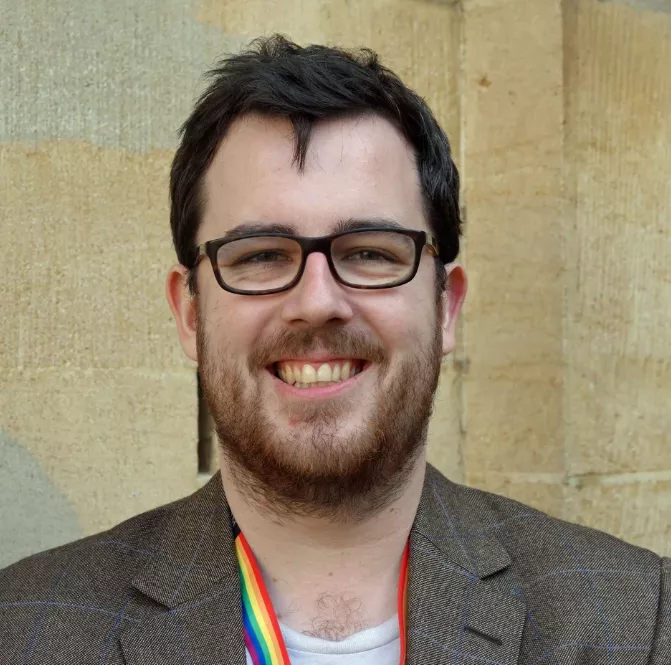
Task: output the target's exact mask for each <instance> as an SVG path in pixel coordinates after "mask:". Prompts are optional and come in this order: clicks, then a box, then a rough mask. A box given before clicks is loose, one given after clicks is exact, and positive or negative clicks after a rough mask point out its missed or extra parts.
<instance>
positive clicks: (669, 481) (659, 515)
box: [564, 472, 671, 556]
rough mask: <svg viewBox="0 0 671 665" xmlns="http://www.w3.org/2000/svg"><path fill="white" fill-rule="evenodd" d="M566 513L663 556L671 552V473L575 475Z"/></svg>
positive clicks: (567, 490)
mask: <svg viewBox="0 0 671 665" xmlns="http://www.w3.org/2000/svg"><path fill="white" fill-rule="evenodd" d="M565 497H566V503H565V509H564V510H565V516H566V519H568V520H570V521H572V522H578V523H580V524H584V525H586V526H590V527H593V528H595V529H600V530H602V531H606V532H607V533H610V534H612V535H614V536H617V537H618V538H622V539H623V540H626V541H628V542H630V543H633V544H634V545H639V546H641V547H647V548H649V549H651V550H653V551H654V552H657V553H658V554H660V555H665V556H669V555H671V520H669V515H670V514H671V473H669V472H662V473H657V474H655V473H638V474H623V475H621V476H583V477H575V478H574V479H573V480H572V481H571V482H570V484H569V486H568V487H567V489H566V494H565Z"/></svg>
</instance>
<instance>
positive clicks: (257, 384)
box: [166, 116, 466, 639]
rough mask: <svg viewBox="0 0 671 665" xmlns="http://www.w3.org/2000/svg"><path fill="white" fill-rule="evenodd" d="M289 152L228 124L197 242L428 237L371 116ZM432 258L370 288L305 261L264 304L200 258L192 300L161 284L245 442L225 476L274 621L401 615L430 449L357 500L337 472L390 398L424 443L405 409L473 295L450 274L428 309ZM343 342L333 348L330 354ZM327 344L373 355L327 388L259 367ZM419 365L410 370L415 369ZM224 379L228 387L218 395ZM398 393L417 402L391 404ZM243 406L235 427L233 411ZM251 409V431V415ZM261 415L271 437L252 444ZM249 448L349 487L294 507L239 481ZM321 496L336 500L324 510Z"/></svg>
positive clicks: (354, 621)
mask: <svg viewBox="0 0 671 665" xmlns="http://www.w3.org/2000/svg"><path fill="white" fill-rule="evenodd" d="M293 151H294V142H293V134H292V130H291V125H290V124H289V123H288V122H287V121H285V120H282V119H271V118H267V117H261V116H247V117H245V118H242V119H238V120H237V121H236V122H235V123H234V124H233V125H232V127H231V128H230V129H229V132H228V133H227V135H226V137H225V139H224V140H223V142H222V144H221V146H220V148H219V150H218V152H217V154H216V156H215V158H214V160H213V163H212V164H211V166H210V168H209V169H208V172H207V174H206V178H205V194H206V203H205V206H204V212H203V219H202V224H201V227H200V229H199V232H198V236H197V243H201V242H205V241H206V240H210V239H214V238H219V237H222V236H224V235H225V233H226V232H227V231H229V230H230V229H232V228H234V227H235V226H237V225H238V224H240V223H241V222H254V223H263V224H270V223H278V222H279V223H283V224H290V225H292V226H293V227H295V230H296V233H297V234H300V235H304V236H322V235H328V234H330V233H332V232H333V231H334V227H335V225H336V224H337V222H338V221H339V220H348V219H368V218H388V219H391V220H395V221H397V222H398V223H400V224H402V225H403V226H404V227H406V228H409V229H421V230H427V231H429V230H430V229H429V227H428V224H427V222H426V220H425V218H424V214H423V207H422V197H421V189H420V184H419V180H418V175H417V171H416V166H415V161H414V156H413V153H412V150H411V148H410V147H409V146H408V145H407V143H406V142H405V141H404V139H403V138H402V136H401V135H400V134H399V133H398V132H397V131H396V129H395V128H394V127H393V126H392V125H391V124H390V123H388V122H387V121H386V120H383V119H381V118H378V117H375V116H366V117H360V118H354V119H342V120H331V121H325V122H322V123H319V124H317V125H316V126H315V128H314V133H313V136H312V139H311V143H310V148H309V151H308V155H307V160H306V164H305V169H304V171H303V172H299V171H298V169H297V168H296V166H295V165H294V164H293V163H292V160H293ZM433 261H434V259H433V257H432V256H431V255H430V254H429V252H428V251H427V250H425V251H424V253H423V256H422V260H421V263H420V267H419V270H418V273H417V275H416V276H415V278H414V279H413V280H412V281H411V282H409V283H408V284H405V285H403V286H400V287H396V288H393V289H383V290H378V291H366V290H360V289H352V288H349V287H346V286H344V285H342V284H340V283H338V282H337V281H336V280H335V279H334V277H333V276H332V274H331V272H330V270H329V268H328V264H327V261H326V258H325V257H324V256H323V255H321V254H312V255H310V256H309V257H308V260H307V265H306V268H305V273H304V274H303V277H302V279H301V281H300V282H299V283H298V284H297V285H296V286H295V287H293V288H292V289H291V290H289V291H285V292H283V293H278V294H272V295H267V296H244V295H236V294H231V293H227V292H226V291H224V290H223V289H221V288H220V287H219V285H218V284H217V283H216V280H215V277H214V274H213V271H212V268H211V266H210V265H209V264H208V263H207V262H206V261H202V262H201V263H200V265H199V267H198V273H197V280H198V289H199V295H198V298H197V299H196V298H193V297H192V296H191V294H190V293H189V292H188V289H187V288H186V274H187V270H186V268H185V267H184V266H181V265H177V266H174V267H173V268H172V269H171V270H170V272H169V274H168V278H167V282H166V294H167V298H168V302H169V304H170V307H171V309H172V312H173V315H174V317H175V321H176V324H177V330H178V334H179V339H180V343H181V345H182V348H183V350H184V352H185V354H186V355H187V356H188V357H189V358H190V359H192V360H194V361H195V362H197V363H199V364H200V366H201V372H203V370H206V372H207V375H208V381H209V383H210V388H211V389H210V391H209V398H208V404H209V405H210V408H211V410H212V411H213V415H215V422H216V421H217V416H218V418H219V420H220V421H225V422H220V424H221V425H222V426H221V428H218V432H219V433H220V438H222V437H224V438H225V437H226V433H227V432H230V431H233V432H234V433H235V436H237V435H239V438H240V439H241V440H242V439H244V435H246V434H248V435H249V436H250V437H251V443H250V442H249V441H248V442H247V444H245V445H247V446H248V447H247V448H244V447H243V448H241V450H240V451H239V454H238V458H236V457H235V455H232V454H231V453H230V445H228V444H227V442H226V441H222V452H221V468H222V481H223V484H224V489H225V492H226V496H227V499H228V502H229V505H230V506H231V510H232V512H233V514H234V515H235V516H236V519H237V521H238V523H239V524H240V526H241V528H242V530H243V532H244V533H245V536H246V538H247V540H248V542H249V544H250V546H251V547H252V549H253V551H254V553H255V556H256V558H257V560H258V562H259V565H260V567H261V569H262V572H263V574H264V578H265V580H266V584H267V586H268V591H269V593H270V595H271V598H272V600H273V604H274V606H275V609H276V612H277V614H278V617H279V618H280V620H281V621H282V622H283V623H285V624H286V625H288V626H289V627H291V628H294V629H295V630H299V631H303V632H306V633H310V634H316V635H318V636H322V637H325V638H327V639H341V638H343V637H345V636H347V635H348V634H351V633H353V632H356V631H357V630H361V629H362V628H365V627H371V626H374V625H377V624H379V623H381V622H383V621H385V620H387V619H388V618H390V617H391V616H393V614H394V613H395V612H396V591H397V584H398V573H399V565H400V559H401V555H402V552H403V548H404V546H405V543H406V541H407V538H408V534H409V531H410V528H411V525H412V522H413V519H414V516H415V513H416V510H417V505H418V503H419V498H420V494H421V489H422V483H423V479H424V469H425V463H426V459H425V445H424V444H425V442H424V439H423V438H421V439H418V441H417V443H416V445H415V446H414V448H413V449H412V450H413V451H414V452H412V454H411V455H410V454H409V453H408V451H407V450H406V451H405V452H404V451H403V450H402V449H401V448H398V451H397V449H396V448H391V449H390V451H391V452H390V455H392V456H393V455H397V457H398V460H395V459H392V460H391V462H390V463H389V464H387V466H386V467H380V468H381V469H382V471H380V472H379V473H378V474H377V475H375V476H371V477H374V478H379V479H380V480H379V487H376V486H375V483H374V482H373V483H371V480H370V478H369V479H368V481H367V482H368V484H367V485H365V491H364V490H363V489H361V487H362V485H361V484H359V485H357V484H356V483H349V484H348V482H349V481H348V479H350V478H351V477H352V476H353V473H354V472H353V471H352V469H355V468H356V464H357V459H360V458H361V456H362V455H363V456H364V457H365V456H366V455H367V451H369V450H372V448H370V446H372V445H373V444H372V439H371V436H372V435H371V434H370V433H369V432H366V431H365V430H364V431H363V433H362V427H361V424H362V423H367V424H370V423H375V424H376V425H377V426H378V427H379V428H380V429H384V427H385V423H387V427H391V426H392V425H390V424H389V423H390V416H389V414H388V413H386V412H385V411H384V408H385V407H384V405H385V403H386V402H385V400H386V401H387V402H388V401H389V400H391V401H392V402H393V404H392V407H393V409H394V411H395V412H398V411H399V410H400V408H399V407H401V406H402V407H403V409H405V411H407V413H405V412H404V413H405V416H407V417H406V420H405V421H401V424H402V423H403V422H406V423H410V424H412V425H413V427H412V428H411V430H409V431H418V432H420V434H419V435H418V436H421V431H422V427H421V425H422V424H425V422H423V423H422V422H420V423H419V425H420V426H419V427H417V426H416V425H417V423H416V422H415V421H416V420H417V419H416V418H415V420H413V419H412V418H411V416H413V415H415V416H416V415H417V414H416V413H415V414H413V412H412V406H408V403H410V405H412V403H413V396H414V395H420V396H421V395H429V396H430V395H431V394H432V392H433V390H434V389H435V380H437V375H438V372H439V364H440V357H441V356H442V355H446V354H448V353H449V352H450V351H451V350H452V349H453V347H454V335H455V327H456V321H457V318H458V315H459V311H460V308H461V305H462V303H463V299H464V296H465V293H466V275H465V273H464V270H463V268H461V267H460V266H458V265H456V264H451V265H448V266H446V268H447V272H448V288H447V289H446V291H445V292H444V293H443V295H442V298H441V300H440V303H437V302H436V296H435V286H434V284H435V281H434V280H435V270H434V263H433ZM356 339H363V340H365V343H364V346H363V347H360V346H357V345H356V344H354V341H355V340H356ZM336 341H337V342H338V344H341V343H342V344H341V345H342V348H340V347H338V346H337V345H336V346H335V347H334V346H333V344H335V343H336ZM303 342H305V343H306V347H305V348H303V347H301V344H302V343H303ZM313 342H314V343H313ZM329 346H330V347H331V348H329ZM334 348H338V350H339V351H342V349H343V348H344V349H346V350H347V349H354V348H367V349H369V350H370V351H371V356H372V357H374V358H375V361H374V362H370V363H369V365H368V367H367V368H366V370H365V371H364V372H362V373H361V374H360V375H358V376H357V377H355V379H356V380H350V382H349V384H348V385H347V386H343V388H342V389H341V390H340V391H338V392H337V393H335V394H330V393H327V392H324V393H320V392H319V391H318V390H317V391H310V394H308V393H304V394H302V395H301V394H298V393H297V391H296V390H293V391H290V390H287V389H286V388H287V386H286V385H285V384H282V383H281V382H279V381H278V380H277V379H276V378H274V377H273V376H272V375H271V374H270V373H269V372H268V371H267V369H266V368H265V366H261V365H259V364H258V362H259V361H260V360H261V359H263V360H264V362H265V361H267V360H270V359H272V360H277V359H278V354H279V357H282V358H291V359H297V358H302V359H308V360H319V361H322V360H327V359H329V358H340V357H343V354H342V353H333V350H334ZM283 349H286V353H283V352H282V350H283ZM373 351H374V352H375V353H373ZM345 355H346V354H345ZM427 359H428V360H427ZM422 362H424V365H422ZM427 363H428V364H427ZM417 367H421V368H422V369H421V371H413V368H417ZM210 370H211V371H210ZM229 377H234V383H235V391H234V392H231V389H230V387H227V386H228V383H230V381H228V382H227V378H229ZM434 379H435V380H434ZM231 381H233V378H231ZM403 385H406V386H407V390H409V391H410V392H407V391H406V393H403V394H402V393H400V392H399V386H403ZM226 390H228V392H226ZM413 391H414V392H413ZM236 396H237V399H239V403H238V405H237V406H236V408H237V411H238V413H237V418H235V419H234V418H233V416H234V415H235V414H231V413H229V412H227V410H226V404H227V403H229V402H230V401H231V400H232V399H233V398H234V397H236ZM394 400H396V402H394ZM252 404H253V405H254V414H255V416H254V420H252V419H251V417H250V418H247V419H246V418H245V409H248V410H250V409H251V405H252ZM405 416H404V417H405ZM419 416H420V420H422V419H423V421H426V420H427V418H428V414H426V416H425V415H424V414H423V412H422V413H421V414H419ZM255 422H260V423H265V424H267V426H268V427H267V429H265V430H259V432H262V433H263V435H262V436H259V437H258V439H257V440H256V441H254V439H253V437H254V433H255V432H256V430H255V429H254V427H255V424H254V423H255ZM225 425H228V426H225ZM236 427H237V430H236ZM396 427H397V425H396ZM271 428H272V429H271ZM397 428H398V427H397ZM388 434H389V436H390V437H392V435H393V432H389V433H388ZM236 440H237V439H236ZM391 440H393V437H392V438H390V441H391ZM227 445H228V449H229V453H227ZM250 445H257V446H259V448H258V450H259V451H264V453H263V454H268V455H271V456H272V455H275V458H276V460H279V461H281V462H282V464H284V468H285V470H286V472H287V474H294V475H293V476H292V475H289V476H288V477H302V478H305V483H306V485H307V486H310V482H312V483H313V484H314V486H315V487H318V479H319V478H321V477H325V475H326V476H329V477H330V478H331V480H333V479H334V478H335V480H338V473H340V474H342V483H341V485H342V486H343V487H345V488H347V489H346V491H347V492H348V493H349V494H345V492H343V491H341V492H340V494H339V495H338V494H334V490H333V487H337V486H338V483H333V482H332V483H331V485H332V487H331V488H330V489H329V492H327V491H324V492H323V496H322V495H319V496H321V499H320V501H321V503H319V505H317V506H316V507H315V509H314V510H312V511H311V510H310V505H309V504H308V503H306V499H305V497H304V496H303V495H302V494H300V493H299V492H298V490H296V491H297V494H296V495H295V497H294V500H293V502H292V501H290V500H288V499H287V493H288V492H290V491H291V488H290V487H281V486H280V480H277V477H272V478H265V479H263V480H260V479H259V477H258V476H254V474H253V473H251V472H250V473H247V472H246V466H247V465H246V463H245V460H246V459H247V460H248V461H249V464H250V465H251V460H252V459H253V448H250V447H249V446H250ZM264 446H265V447H264ZM406 448H407V447H406ZM408 450H410V448H408ZM396 451H397V452H396ZM403 455H405V457H403ZM245 456H246V457H245ZM394 464H395V466H394ZM250 468H251V466H250ZM394 472H395V473H394ZM320 474H321V475H320ZM275 482H277V487H273V486H272V485H273V483H275ZM324 482H326V481H324ZM264 483H265V484H264ZM357 488H358V489H357ZM299 489H300V488H299ZM336 497H337V501H336ZM284 499H287V500H284ZM327 501H331V503H333V502H336V503H337V504H338V505H334V506H330V507H329V506H328V505H327ZM292 506H293V507H294V510H293V511H292Z"/></svg>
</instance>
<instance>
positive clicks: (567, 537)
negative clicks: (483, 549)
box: [429, 468, 662, 574]
mask: <svg viewBox="0 0 671 665" xmlns="http://www.w3.org/2000/svg"><path fill="white" fill-rule="evenodd" d="M429 474H430V479H431V482H433V483H434V486H435V488H436V490H437V491H438V492H439V493H440V494H441V495H443V496H444V497H445V499H446V501H449V503H450V504H451V505H452V506H453V508H455V510H454V511H453V515H454V518H455V521H456V522H457V524H456V525H455V526H456V528H457V529H461V530H463V531H464V536H465V537H466V538H469V537H477V535H476V534H477V533H481V534H483V535H484V534H487V535H489V536H492V537H494V538H496V539H497V540H498V541H499V542H500V543H501V544H502V545H503V546H504V547H505V549H506V550H507V551H508V553H509V554H510V556H511V558H512V559H513V562H517V563H521V562H523V561H524V559H526V558H534V559H536V560H539V558H540V560H542V561H545V562H546V563H550V562H553V561H555V560H556V559H557V556H558V553H559V552H564V553H565V554H566V556H567V557H568V558H569V559H570V560H572V561H573V563H574V564H575V566H577V567H580V566H583V567H584V566H586V565H587V564H588V563H589V564H593V565H597V564H598V565H599V566H601V567H602V568H606V567H608V566H612V567H614V568H617V567H618V566H617V565H616V564H629V565H630V566H633V567H635V568H636V569H644V570H650V571H655V572H656V573H657V574H659V573H660V569H661V568H660V567H661V564H662V560H661V558H660V557H659V556H658V555H657V554H655V553H654V552H651V551H650V550H648V549H645V548H642V547H638V546H636V545H632V544H630V543H627V542H626V541H624V540H622V539H621V538H617V537H615V536H613V535H611V534H608V533H605V532H604V531H600V530H598V529H594V528H590V527H586V526H582V525H580V524H576V523H573V522H567V521H565V520H562V519H560V518H557V517H552V516H550V515H548V514H546V513H544V512H542V511H540V510H537V509H535V508H532V507H531V506H529V505H526V504H524V503H521V502H519V501H516V500H514V499H510V498H507V497H504V496H501V495H498V494H493V493H491V492H486V491H484V490H480V489H476V488H473V487H467V486H465V485H459V484H457V483H453V482H452V481H450V480H448V479H447V478H445V477H444V476H443V475H442V474H440V473H439V472H438V471H437V470H435V469H433V468H430V470H429Z"/></svg>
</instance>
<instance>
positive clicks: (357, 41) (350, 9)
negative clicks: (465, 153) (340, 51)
mask: <svg viewBox="0 0 671 665" xmlns="http://www.w3.org/2000/svg"><path fill="white" fill-rule="evenodd" d="M197 18H198V19H199V20H200V21H202V22H203V23H205V24H207V25H211V26H216V27H219V28H221V29H222V30H223V31H224V32H226V33H227V34H236V35H246V36H248V37H249V38H253V37H258V36H260V35H269V34H272V33H275V32H279V33H282V34H285V35H287V36H288V37H290V38H291V39H293V40H294V41H296V42H298V43H300V44H303V45H305V44H314V43H317V44H328V45H337V46H344V47H347V48H354V47H361V46H365V47H368V48H371V49H373V50H374V51H376V52H377V53H378V54H379V55H380V57H381V58H382V62H383V64H385V65H386V66H387V67H389V68H391V69H392V70H394V71H395V72H396V73H397V74H398V75H399V76H400V77H401V78H402V79H403V81H404V82H405V83H406V84H408V85H410V86H411V87H413V88H414V89H415V90H416V91H417V92H418V93H419V94H420V95H422V96H423V97H424V98H425V99H426V100H427V102H428V103H429V105H430V106H431V108H432V110H433V111H434V113H435V114H436V116H437V118H438V119H439V121H440V122H441V123H442V125H443V128H444V129H445V131H446V132H447V134H448V136H449V138H450V140H451V141H452V143H453V148H454V151H455V155H456V156H458V155H459V144H458V141H459V136H458V135H459V100H458V85H459V42H460V13H459V11H458V10H457V9H456V3H436V2H431V1H426V0H419V1H417V0H351V1H350V2H342V0H309V1H306V0H285V1H283V2H282V3H281V4H279V5H276V6H273V8H272V9H271V8H270V7H269V5H268V2H267V1H266V0H246V2H244V3H240V2H220V0H200V2H199V10H198V12H197Z"/></svg>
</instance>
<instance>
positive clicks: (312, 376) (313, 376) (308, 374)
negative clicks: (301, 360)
mask: <svg viewBox="0 0 671 665" xmlns="http://www.w3.org/2000/svg"><path fill="white" fill-rule="evenodd" d="M302 377H303V378H302V379H301V381H302V382H303V383H316V381H317V372H315V368H314V367H313V366H312V365H303V373H302Z"/></svg>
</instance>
